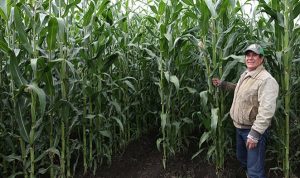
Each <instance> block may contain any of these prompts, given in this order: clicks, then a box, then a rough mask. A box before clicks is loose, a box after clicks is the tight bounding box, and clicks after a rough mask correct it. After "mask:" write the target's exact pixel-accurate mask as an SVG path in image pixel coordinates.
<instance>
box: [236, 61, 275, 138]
mask: <svg viewBox="0 0 300 178" xmlns="http://www.w3.org/2000/svg"><path fill="white" fill-rule="evenodd" d="M278 90H279V86H278V83H277V82H276V80H275V79H274V78H273V77H272V76H271V74H270V73H268V72H267V71H266V70H265V68H264V67H263V65H261V66H259V67H257V68H256V70H254V71H250V72H247V71H245V72H244V73H243V74H242V75H241V77H240V79H239V81H238V83H237V85H236V87H235V91H234V98H233V102H232V106H231V109H230V116H231V118H232V119H233V123H234V125H235V127H236V128H251V131H250V135H252V136H253V137H255V138H257V137H259V135H260V134H263V133H264V132H265V130H266V129H267V128H268V127H269V126H270V124H271V120H272V117H273V115H274V113H275V108H276V99H277V96H278Z"/></svg>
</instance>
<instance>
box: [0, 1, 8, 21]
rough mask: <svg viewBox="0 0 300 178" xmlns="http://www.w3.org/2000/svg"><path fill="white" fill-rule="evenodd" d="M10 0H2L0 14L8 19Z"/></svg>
mask: <svg viewBox="0 0 300 178" xmlns="http://www.w3.org/2000/svg"><path fill="white" fill-rule="evenodd" d="M9 4H10V0H0V16H1V17H2V18H3V19H4V20H5V21H6V20H7V19H8V15H9V14H8V13H9V12H8V8H9V7H7V6H8V5H9Z"/></svg>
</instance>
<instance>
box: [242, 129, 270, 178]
mask: <svg viewBox="0 0 300 178" xmlns="http://www.w3.org/2000/svg"><path fill="white" fill-rule="evenodd" d="M249 132H250V129H236V153H237V159H238V160H239V161H240V163H241V166H242V167H243V168H244V169H245V170H247V173H248V176H249V177H250V178H266V176H265V152H266V139H267V135H268V129H267V130H266V131H265V133H264V134H262V135H261V137H260V139H259V141H258V143H257V146H256V147H255V148H253V149H251V150H248V149H247V148H246V142H247V136H248V134H249Z"/></svg>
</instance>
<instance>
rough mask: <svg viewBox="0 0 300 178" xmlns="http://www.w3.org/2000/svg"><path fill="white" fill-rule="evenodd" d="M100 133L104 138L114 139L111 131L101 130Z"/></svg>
mask: <svg viewBox="0 0 300 178" xmlns="http://www.w3.org/2000/svg"><path fill="white" fill-rule="evenodd" d="M99 132H100V134H101V135H102V136H104V137H107V138H110V139H112V136H111V132H110V131H109V130H101V131H99Z"/></svg>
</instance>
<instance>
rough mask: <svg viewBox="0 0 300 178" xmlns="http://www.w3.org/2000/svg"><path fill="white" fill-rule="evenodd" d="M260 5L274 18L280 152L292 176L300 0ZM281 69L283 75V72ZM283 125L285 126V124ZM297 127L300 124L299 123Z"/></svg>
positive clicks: (288, 175)
mask: <svg viewBox="0 0 300 178" xmlns="http://www.w3.org/2000/svg"><path fill="white" fill-rule="evenodd" d="M260 4H261V7H262V9H263V12H266V14H268V15H269V18H270V19H271V20H274V27H273V29H274V30H273V33H274V35H273V36H274V39H275V40H274V41H273V43H274V44H275V52H276V54H275V55H274V56H275V57H276V60H277V61H278V64H277V65H278V67H277V68H279V69H280V73H281V74H279V76H278V81H279V82H280V86H281V87H280V88H281V93H282V95H281V96H280V100H282V106H281V107H282V108H283V109H282V112H283V113H282V115H281V117H284V118H285V119H284V120H283V119H280V118H278V120H277V123H278V127H279V129H278V130H279V139H280V140H282V142H281V143H282V144H283V147H281V148H283V149H282V152H281V153H279V155H281V156H280V157H282V169H283V172H284V176H285V177H290V173H291V170H290V168H291V165H290V152H291V150H290V149H291V148H290V139H291V135H290V133H291V131H292V130H294V129H293V127H294V125H293V124H292V125H290V124H291V123H295V121H292V120H291V114H292V113H294V111H293V110H292V108H293V106H292V99H291V96H292V88H293V86H294V85H296V84H297V83H296V80H295V79H294V76H295V74H296V73H295V72H296V71H295V68H293V67H292V64H293V61H294V60H295V59H296V56H297V49H298V48H299V43H298V40H297V38H298V35H297V34H298V33H299V24H298V25H297V24H296V20H297V18H299V13H300V3H299V2H298V1H289V0H284V1H271V2H269V4H267V3H266V2H264V1H262V2H261V3H260ZM282 73H283V74H284V75H282ZM282 126H284V127H282ZM296 127H297V126H296Z"/></svg>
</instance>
